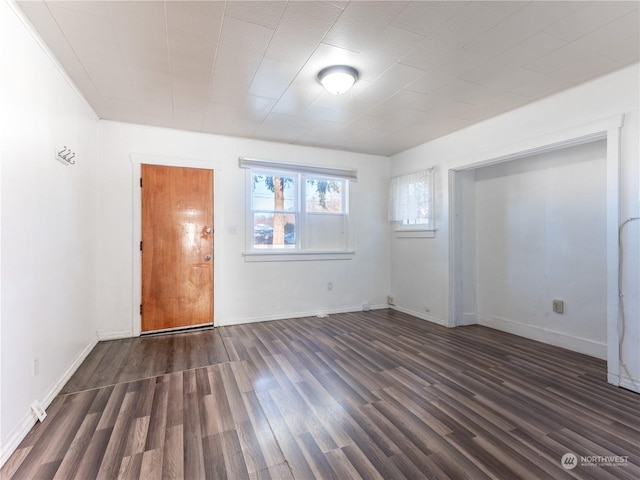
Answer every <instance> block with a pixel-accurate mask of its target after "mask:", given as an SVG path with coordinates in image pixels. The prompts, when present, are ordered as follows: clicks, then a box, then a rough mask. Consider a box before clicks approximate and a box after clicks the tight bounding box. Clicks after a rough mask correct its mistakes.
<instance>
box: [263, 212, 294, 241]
mask: <svg viewBox="0 0 640 480" xmlns="http://www.w3.org/2000/svg"><path fill="white" fill-rule="evenodd" d="M253 246H254V248H295V246H296V216H295V214H293V213H255V214H254V215H253Z"/></svg>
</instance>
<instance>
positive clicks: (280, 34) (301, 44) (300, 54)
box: [265, 2, 342, 68]
mask: <svg viewBox="0 0 640 480" xmlns="http://www.w3.org/2000/svg"><path fill="white" fill-rule="evenodd" d="M341 13H342V10H340V9H339V8H337V7H333V6H331V5H328V4H325V3H316V2H312V3H309V4H306V3H304V2H290V3H289V4H287V7H286V8H285V10H284V13H283V14H282V17H281V18H280V22H279V23H278V27H277V28H276V31H275V33H274V35H273V38H272V39H271V41H270V42H269V48H267V51H266V54H265V56H266V57H267V58H270V59H272V60H277V61H280V62H286V63H290V64H292V65H295V66H296V67H297V68H300V67H302V66H303V65H304V64H305V62H306V61H307V59H308V58H309V56H310V55H311V54H312V53H313V51H314V50H315V48H316V47H317V46H318V44H319V43H320V41H321V40H322V38H323V37H324V36H325V34H326V33H327V31H328V30H329V28H331V26H332V25H333V23H334V22H335V21H336V19H337V18H338V17H339V16H340V14H341Z"/></svg>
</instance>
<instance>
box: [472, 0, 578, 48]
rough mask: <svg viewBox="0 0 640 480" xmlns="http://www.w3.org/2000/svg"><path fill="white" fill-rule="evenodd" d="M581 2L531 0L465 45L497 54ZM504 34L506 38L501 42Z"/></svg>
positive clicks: (551, 22)
mask: <svg viewBox="0 0 640 480" xmlns="http://www.w3.org/2000/svg"><path fill="white" fill-rule="evenodd" d="M581 6H582V5H581V2H531V3H529V4H527V5H526V6H525V7H523V8H521V9H519V10H518V11H516V12H515V13H514V14H513V15H511V16H509V17H507V18H506V19H504V20H503V21H502V22H500V23H499V24H497V25H496V26H494V27H493V28H491V29H490V30H488V31H487V32H486V33H484V34H483V35H481V36H480V37H478V38H477V39H476V40H474V41H473V42H471V43H470V44H468V45H466V46H465V48H466V49H467V50H472V51H475V52H479V53H484V54H485V55H498V54H500V53H503V52H505V51H507V50H508V49H509V48H510V47H511V46H513V45H517V44H519V43H520V42H523V41H524V40H526V39H527V38H529V37H531V36H532V35H534V34H536V33H537V32H539V31H540V30H542V29H544V28H546V27H548V26H549V25H552V24H553V23H555V22H557V21H558V20H561V19H563V18H565V17H566V16H567V15H569V14H570V13H571V12H574V11H576V10H578V9H580V7H581ZM505 38H508V39H509V41H508V42H505V41H504V40H505Z"/></svg>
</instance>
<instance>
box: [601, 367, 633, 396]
mask: <svg viewBox="0 0 640 480" xmlns="http://www.w3.org/2000/svg"><path fill="white" fill-rule="evenodd" d="M607 382H609V383H610V384H611V385H615V386H616V387H620V388H625V389H627V390H631V391H632V392H636V393H640V380H632V379H631V378H629V377H626V376H623V377H620V376H619V375H617V374H615V373H611V372H608V373H607Z"/></svg>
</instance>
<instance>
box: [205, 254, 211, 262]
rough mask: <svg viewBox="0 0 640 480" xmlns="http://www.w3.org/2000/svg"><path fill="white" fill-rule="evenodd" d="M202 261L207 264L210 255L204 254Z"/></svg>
mask: <svg viewBox="0 0 640 480" xmlns="http://www.w3.org/2000/svg"><path fill="white" fill-rule="evenodd" d="M204 260H205V262H208V261H209V260H211V255H209V254H206V255H205V256H204Z"/></svg>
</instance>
